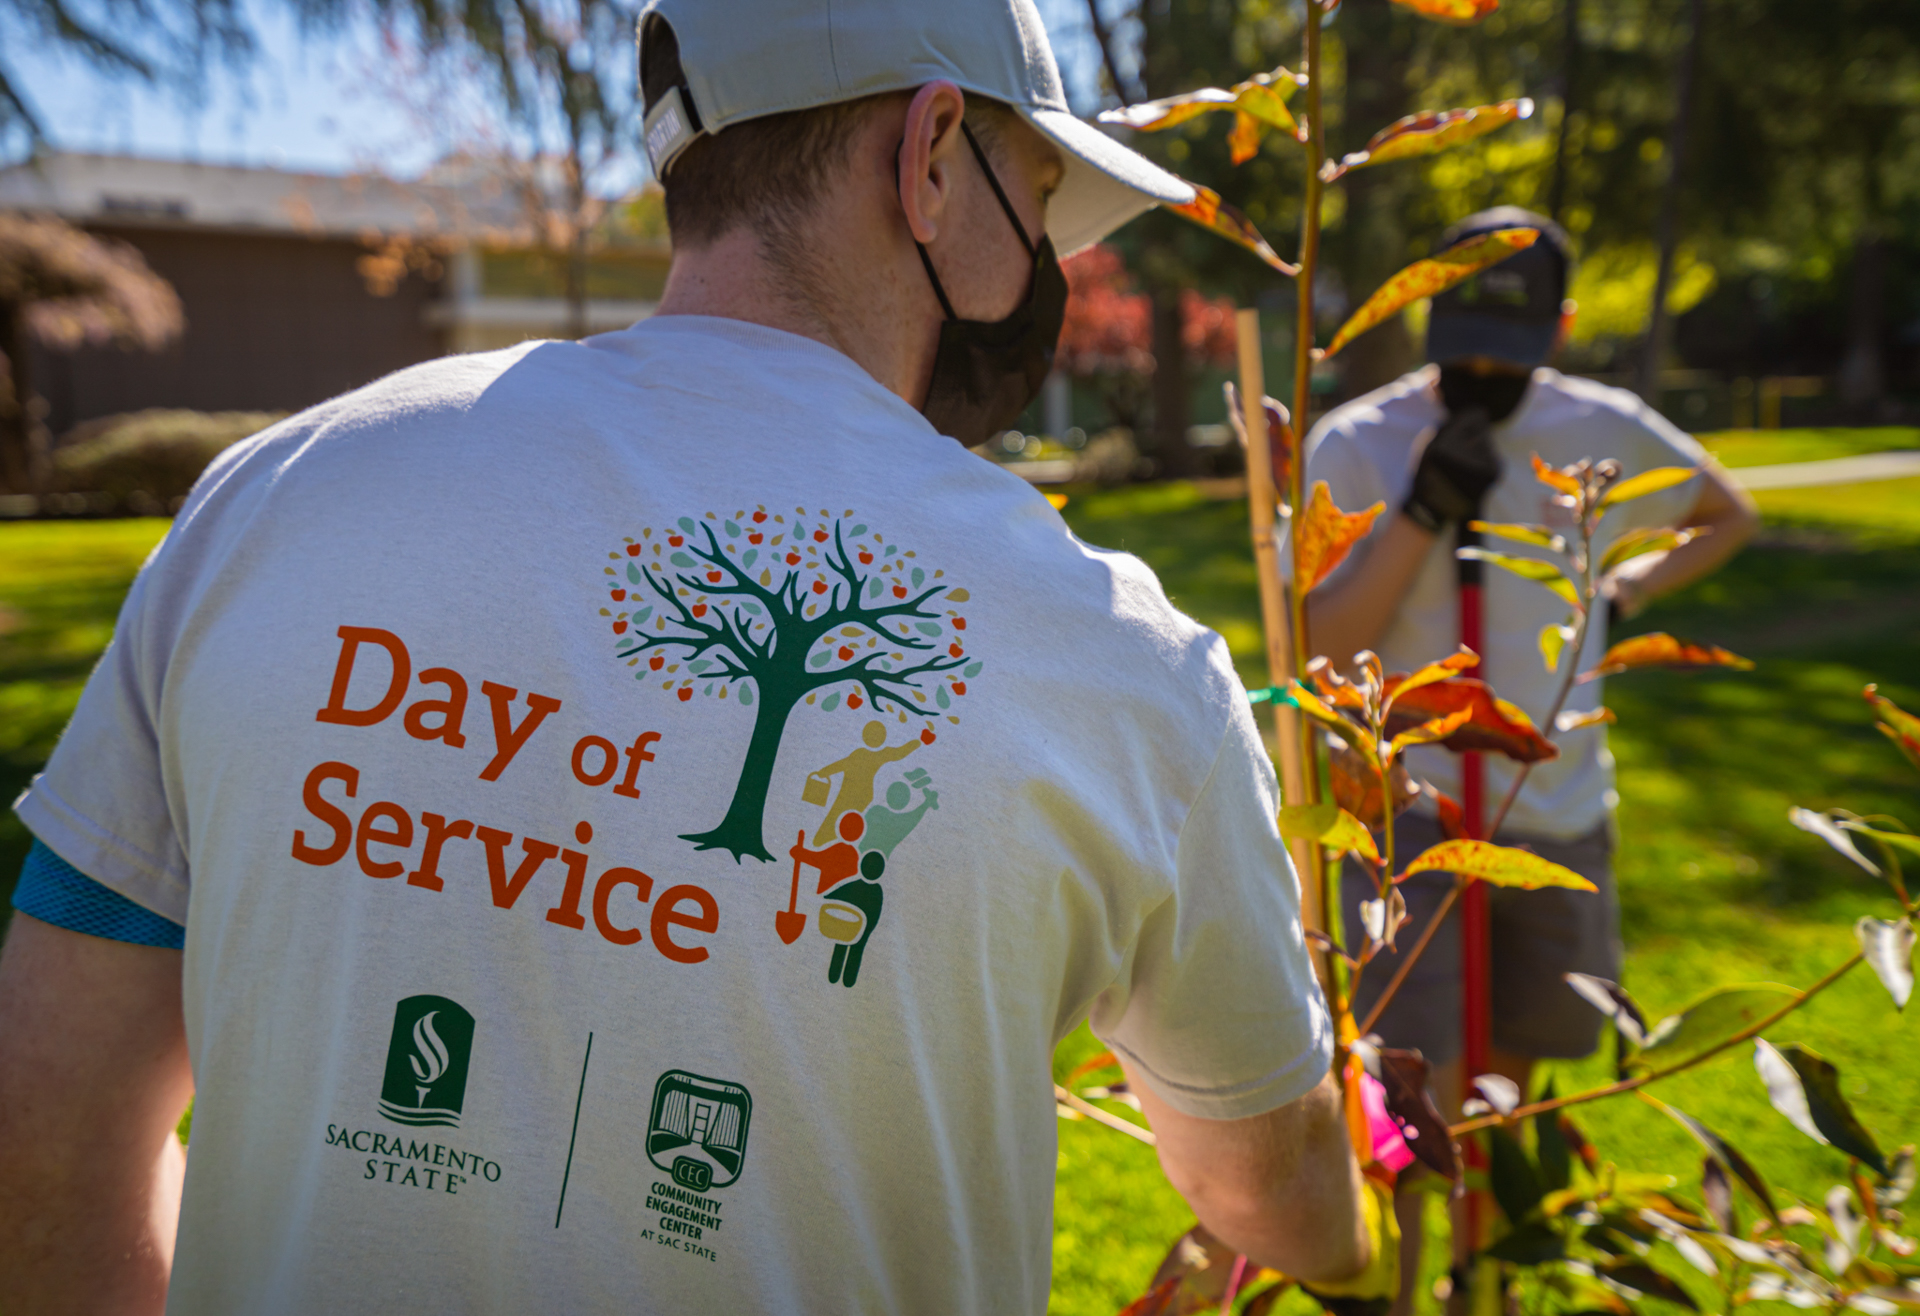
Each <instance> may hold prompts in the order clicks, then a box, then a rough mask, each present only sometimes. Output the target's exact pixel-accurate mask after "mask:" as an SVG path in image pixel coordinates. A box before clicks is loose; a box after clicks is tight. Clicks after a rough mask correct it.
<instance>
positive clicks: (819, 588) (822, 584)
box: [813, 580, 827, 594]
mask: <svg viewBox="0 0 1920 1316" xmlns="http://www.w3.org/2000/svg"><path fill="white" fill-rule="evenodd" d="M813 592H814V593H815V594H825V593H826V592H827V582H826V581H824V580H816V581H814V582H813Z"/></svg>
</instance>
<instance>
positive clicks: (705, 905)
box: [653, 886, 720, 964]
mask: <svg viewBox="0 0 1920 1316" xmlns="http://www.w3.org/2000/svg"><path fill="white" fill-rule="evenodd" d="M683 900H691V901H693V902H694V903H695V904H696V905H698V906H700V914H699V916H698V917H689V916H687V915H685V914H682V913H681V912H680V910H679V904H680V902H681V901H683ZM719 926H720V906H719V905H717V904H715V903H714V899H713V897H712V896H711V895H709V894H708V893H707V892H706V891H704V890H702V889H701V888H700V887H697V886H674V887H668V888H667V890H666V892H665V893H664V894H663V895H661V897H660V903H659V904H657V905H655V906H654V907H653V944H654V948H655V949H657V950H658V951H659V952H660V953H661V954H662V955H665V956H666V957H667V958H668V959H670V960H673V961H675V962H676V963H679V964H698V963H699V962H700V961H701V960H704V959H705V958H707V953H708V952H707V948H706V947H705V946H676V945H674V943H673V938H672V936H671V935H670V933H669V932H668V929H669V928H672V927H682V928H687V929H688V930H690V931H693V932H712V931H715V930H716V929H718V928H719Z"/></svg>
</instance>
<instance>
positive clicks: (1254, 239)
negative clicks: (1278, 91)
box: [1167, 182, 1532, 275]
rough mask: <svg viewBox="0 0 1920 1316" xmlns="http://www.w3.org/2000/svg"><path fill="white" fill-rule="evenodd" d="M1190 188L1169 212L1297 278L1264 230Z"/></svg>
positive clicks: (1206, 192)
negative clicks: (1180, 203)
mask: <svg viewBox="0 0 1920 1316" xmlns="http://www.w3.org/2000/svg"><path fill="white" fill-rule="evenodd" d="M1187 186H1189V187H1191V188H1192V189H1193V190H1194V192H1195V193H1196V195H1195V196H1194V198H1193V200H1191V201H1189V202H1187V203H1186V204H1185V205H1183V206H1168V207H1167V209H1168V210H1170V211H1172V212H1173V213H1174V214H1176V215H1178V216H1180V217H1181V218H1182V219H1189V220H1192V221H1193V222H1194V223H1196V224H1198V225H1199V226H1200V227H1201V228H1203V229H1206V230H1207V231H1208V232H1210V233H1216V234H1218V235H1219V236H1221V237H1223V238H1225V239H1226V240H1227V241H1229V242H1231V243H1233V244H1235V245H1236V246H1241V247H1245V248H1246V249H1247V250H1248V251H1250V252H1252V253H1253V254H1254V255H1256V256H1258V257H1259V258H1260V259H1261V260H1263V261H1265V262H1266V263H1267V264H1269V265H1271V266H1272V267H1273V268H1274V269H1276V270H1279V271H1280V272H1281V273H1282V274H1287V275H1293V274H1298V273H1299V272H1300V267H1299V266H1298V265H1289V264H1288V263H1287V262H1286V261H1284V260H1281V259H1280V253H1279V252H1277V251H1275V250H1274V249H1273V248H1272V247H1271V246H1269V245H1268V243H1267V240H1266V239H1265V238H1263V237H1261V236H1260V230H1259V229H1257V228H1255V227H1254V226H1253V221H1252V220H1250V219H1248V218H1247V217H1246V216H1245V215H1244V214H1242V213H1241V212H1240V211H1239V210H1237V209H1236V208H1234V207H1233V206H1230V205H1228V204H1227V203H1226V202H1224V201H1222V200H1221V199H1220V194H1219V193H1218V192H1216V191H1214V190H1213V189H1212V188H1210V187H1202V186H1201V185H1200V184H1198V183H1193V182H1189V183H1188V184H1187ZM1531 231H1532V230H1529V232H1531Z"/></svg>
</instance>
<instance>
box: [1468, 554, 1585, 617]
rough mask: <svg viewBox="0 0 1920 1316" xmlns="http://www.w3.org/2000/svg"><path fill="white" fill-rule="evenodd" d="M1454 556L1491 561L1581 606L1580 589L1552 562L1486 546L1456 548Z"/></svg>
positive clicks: (1475, 560)
mask: <svg viewBox="0 0 1920 1316" xmlns="http://www.w3.org/2000/svg"><path fill="white" fill-rule="evenodd" d="M1454 556H1456V557H1459V558H1464V559H1466V560H1468V561H1474V562H1490V563H1492V564H1493V565H1494V566H1496V567H1499V568H1500V569H1501V570H1503V571H1511V572H1512V573H1513V574H1514V575H1516V576H1518V577H1520V579H1522V580H1531V581H1533V582H1534V583H1535V584H1537V585H1545V586H1546V587H1547V588H1548V589H1550V590H1552V591H1553V592H1554V593H1555V594H1558V595H1559V596H1560V597H1561V598H1563V599H1565V600H1566V601H1567V602H1568V603H1571V604H1572V605H1573V606H1574V607H1576V608H1577V607H1579V606H1580V591H1579V590H1577V589H1575V588H1574V585H1573V582H1572V581H1571V580H1568V579H1567V575H1566V573H1565V572H1564V571H1562V570H1560V568H1559V567H1557V566H1555V565H1554V564H1553V563H1551V562H1543V561H1541V560H1540V559H1539V558H1534V557H1515V556H1514V555H1513V554H1511V553H1494V552H1490V551H1489V550H1487V549H1484V548H1456V549H1455V550H1454Z"/></svg>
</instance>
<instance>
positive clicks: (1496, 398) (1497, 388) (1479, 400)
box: [1440, 366, 1533, 425]
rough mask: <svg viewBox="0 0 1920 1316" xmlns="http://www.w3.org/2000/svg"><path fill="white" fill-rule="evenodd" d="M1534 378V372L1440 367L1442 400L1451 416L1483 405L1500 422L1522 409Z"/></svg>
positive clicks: (1496, 422)
mask: <svg viewBox="0 0 1920 1316" xmlns="http://www.w3.org/2000/svg"><path fill="white" fill-rule="evenodd" d="M1532 381H1533V373H1532V372H1531V371H1528V372H1527V373H1526V374H1520V375H1512V374H1498V375H1479V374H1475V373H1474V372H1473V371H1471V370H1467V369H1465V368H1463V367H1461V366H1441V367H1440V400H1441V401H1442V402H1444V403H1446V405H1447V411H1448V413H1449V414H1451V415H1459V414H1460V413H1461V412H1463V411H1465V410H1466V409H1467V408H1468V407H1480V408H1483V409H1484V410H1485V411H1486V413H1487V419H1488V420H1490V421H1492V422H1493V423H1494V424H1496V425H1497V424H1499V423H1500V422H1501V421H1503V420H1505V419H1506V418H1507V417H1508V416H1511V415H1512V414H1513V413H1514V412H1515V411H1517V410H1519V408H1520V400H1521V399H1522V398H1524V397H1525V396H1526V395H1527V385H1528V384H1529V383H1531V382H1532Z"/></svg>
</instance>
